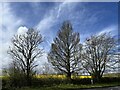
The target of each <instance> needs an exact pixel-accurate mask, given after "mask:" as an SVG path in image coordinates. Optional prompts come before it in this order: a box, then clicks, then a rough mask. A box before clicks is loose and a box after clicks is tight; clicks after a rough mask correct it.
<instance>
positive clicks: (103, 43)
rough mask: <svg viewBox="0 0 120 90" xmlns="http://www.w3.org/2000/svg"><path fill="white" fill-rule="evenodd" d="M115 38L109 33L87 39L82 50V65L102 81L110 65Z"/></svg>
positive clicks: (96, 78)
mask: <svg viewBox="0 0 120 90" xmlns="http://www.w3.org/2000/svg"><path fill="white" fill-rule="evenodd" d="M114 46H115V39H114V38H113V37H112V36H111V35H110V34H107V33H104V34H100V35H94V36H91V37H90V38H89V39H86V41H85V44H84V46H83V52H82V54H83V55H82V65H83V67H84V68H85V69H86V70H87V72H88V73H89V74H90V75H91V76H93V78H94V79H95V80H97V81H100V79H101V77H102V75H103V73H104V71H105V69H106V67H107V66H109V65H110V63H109V62H111V59H112V55H113V52H112V49H113V47H114Z"/></svg>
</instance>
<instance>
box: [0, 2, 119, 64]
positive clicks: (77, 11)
mask: <svg viewBox="0 0 120 90" xmlns="http://www.w3.org/2000/svg"><path fill="white" fill-rule="evenodd" d="M0 10H1V11H2V12H3V13H1V14H0V17H1V19H0V25H1V26H0V27H1V28H2V30H1V31H0V33H1V35H0V42H1V44H2V47H1V48H0V54H1V55H0V60H3V61H4V62H5V63H7V62H8V57H6V56H7V53H6V51H7V50H8V47H9V45H11V41H10V40H11V38H12V37H13V35H14V34H17V33H19V32H24V31H25V30H26V29H27V28H35V29H37V30H39V31H40V32H41V34H42V35H43V37H44V43H43V44H42V47H43V48H44V50H45V53H44V55H43V57H41V61H40V62H42V63H43V62H46V61H47V58H46V57H47V52H48V51H49V49H50V44H51V43H52V42H53V39H54V37H55V36H56V34H57V31H58V30H59V29H60V27H61V25H62V23H63V21H65V20H69V21H70V22H71V23H72V26H73V30H74V31H75V32H79V33H80V42H81V43H83V42H84V40H85V39H86V38H87V37H89V36H91V35H94V34H100V33H103V32H111V33H112V35H113V36H116V35H117V33H118V4H117V3H116V2H111V3H110V2H107V3H105V2H96V3H95V2H84V3H83V2H39V3H38V2H34V3H33V2H31V3H30V2H29V3H28V2H26V3H25V2H22V3H0ZM2 53H4V55H3V54H2ZM4 65H5V64H3V66H4Z"/></svg>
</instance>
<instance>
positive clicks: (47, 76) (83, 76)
mask: <svg viewBox="0 0 120 90" xmlns="http://www.w3.org/2000/svg"><path fill="white" fill-rule="evenodd" d="M35 77H36V78H42V79H46V78H55V79H56V78H58V79H66V75H36V76H35ZM71 78H72V79H73V78H91V76H85V75H78V76H74V75H72V76H71Z"/></svg>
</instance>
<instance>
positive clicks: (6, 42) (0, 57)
mask: <svg viewBox="0 0 120 90" xmlns="http://www.w3.org/2000/svg"><path fill="white" fill-rule="evenodd" d="M0 11H1V12H2V13H0V25H1V26H0V28H1V30H0V64H2V65H0V69H1V68H2V67H4V66H8V63H9V62H10V61H11V59H10V58H9V56H8V54H7V51H8V49H9V46H10V45H11V38H12V37H13V35H14V34H16V32H17V29H18V27H19V26H20V25H21V24H23V21H22V19H20V18H18V17H16V16H15V15H14V13H13V10H12V9H11V7H10V4H9V3H0Z"/></svg>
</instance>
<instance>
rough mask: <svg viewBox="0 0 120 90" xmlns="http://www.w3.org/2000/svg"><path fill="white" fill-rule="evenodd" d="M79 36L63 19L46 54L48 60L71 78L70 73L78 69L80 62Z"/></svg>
mask: <svg viewBox="0 0 120 90" xmlns="http://www.w3.org/2000/svg"><path fill="white" fill-rule="evenodd" d="M80 52H81V44H80V36H79V33H76V32H73V28H72V25H71V23H70V22H69V21H65V22H64V23H63V25H62V27H61V29H60V30H59V31H58V36H57V37H56V38H55V39H54V43H52V44H51V50H50V52H49V54H48V60H49V62H50V63H51V64H52V65H53V66H54V68H55V69H56V70H58V71H60V72H61V73H65V74H66V75H67V77H68V79H70V80H71V74H72V73H74V72H76V71H79V70H80V68H79V66H78V64H79V62H80Z"/></svg>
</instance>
